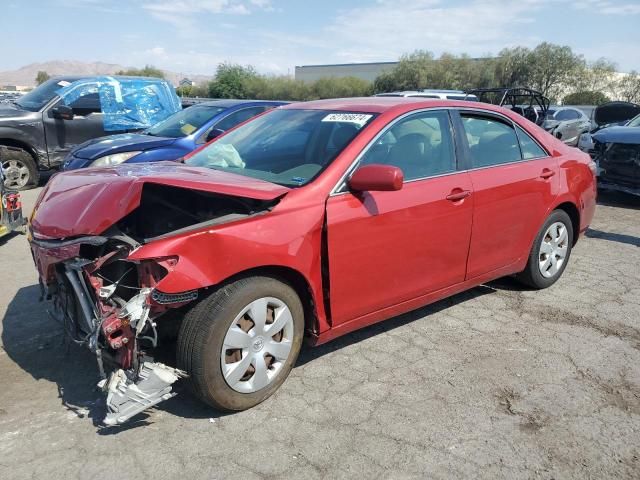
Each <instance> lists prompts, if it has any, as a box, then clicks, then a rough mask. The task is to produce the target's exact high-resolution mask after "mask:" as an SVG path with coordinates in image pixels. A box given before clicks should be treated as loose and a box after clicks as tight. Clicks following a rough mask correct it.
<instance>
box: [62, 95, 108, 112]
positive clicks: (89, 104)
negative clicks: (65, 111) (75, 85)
mask: <svg viewBox="0 0 640 480" xmlns="http://www.w3.org/2000/svg"><path fill="white" fill-rule="evenodd" d="M69 106H70V107H71V109H72V110H73V114H74V115H79V116H82V117H85V116H87V115H90V114H92V113H100V112H101V110H100V96H99V95H98V93H88V94H86V95H83V96H82V97H79V98H76V99H75V100H74V101H73V102H71V103H70V104H69Z"/></svg>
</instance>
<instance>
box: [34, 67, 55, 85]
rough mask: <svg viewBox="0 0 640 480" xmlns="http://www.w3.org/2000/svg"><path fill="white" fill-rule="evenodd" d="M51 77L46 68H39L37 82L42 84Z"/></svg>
mask: <svg viewBox="0 0 640 480" xmlns="http://www.w3.org/2000/svg"><path fill="white" fill-rule="evenodd" d="M50 78H51V77H50V76H49V74H48V73H47V72H45V71H44V70H38V74H37V75H36V83H37V84H38V85H42V84H43V83H44V82H46V81H47V80H49V79H50Z"/></svg>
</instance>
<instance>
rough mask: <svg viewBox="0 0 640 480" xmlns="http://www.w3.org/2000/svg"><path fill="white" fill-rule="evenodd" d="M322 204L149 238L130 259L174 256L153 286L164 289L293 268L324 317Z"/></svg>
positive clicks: (179, 289) (170, 290) (173, 290)
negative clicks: (261, 270)
mask: <svg viewBox="0 0 640 480" xmlns="http://www.w3.org/2000/svg"><path fill="white" fill-rule="evenodd" d="M323 222H324V204H323V203H319V204H318V205H313V206H308V207H303V208H299V209H296V210H295V211H293V210H288V211H287V209H286V208H284V209H278V207H276V208H275V209H274V210H273V211H272V212H268V213H265V214H258V215H255V216H253V217H250V218H247V219H244V220H240V221H236V222H233V223H229V224H225V225H220V226H216V227H213V228H209V229H203V230H198V231H194V232H188V233H185V234H181V235H177V236H175V237H169V238H163V239H160V240H156V241H152V242H150V243H148V244H145V245H142V246H141V247H139V248H137V249H136V250H134V251H133V252H132V253H131V254H130V255H129V259H130V260H136V261H140V260H145V259H153V258H162V257H172V256H173V257H178V262H177V264H176V265H175V266H174V267H173V269H172V270H171V271H170V272H169V273H168V274H167V275H166V276H165V277H164V278H163V279H162V280H160V282H158V284H157V285H156V288H157V289H158V290H160V291H162V292H165V293H180V292H185V291H189V290H196V289H202V288H207V287H212V286H215V285H217V284H220V283H222V282H224V281H225V280H226V279H228V278H230V277H233V276H236V275H238V274H241V273H243V272H245V271H248V270H252V269H256V268H261V267H274V266H275V267H285V268H288V269H291V270H295V271H296V272H298V273H299V274H301V275H302V276H303V277H304V278H305V279H306V281H307V283H308V285H309V287H310V290H311V294H312V296H313V301H314V304H315V305H316V307H317V309H318V315H319V316H322V317H323V318H324V311H323V308H322V306H323V301H322V300H323V293H322V274H321V242H322V228H323Z"/></svg>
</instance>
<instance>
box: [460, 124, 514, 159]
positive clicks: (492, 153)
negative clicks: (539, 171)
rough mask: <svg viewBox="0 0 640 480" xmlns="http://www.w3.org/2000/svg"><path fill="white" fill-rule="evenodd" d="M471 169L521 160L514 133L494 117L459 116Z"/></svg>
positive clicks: (509, 127)
mask: <svg viewBox="0 0 640 480" xmlns="http://www.w3.org/2000/svg"><path fill="white" fill-rule="evenodd" d="M461 117H462V124H463V125H464V130H465V134H466V137H467V141H468V143H469V152H470V154H471V165H472V167H473V168H479V167H489V166H492V165H501V164H504V163H510V162H517V161H519V160H522V156H521V154H520V145H519V144H518V137H517V136H516V132H515V130H514V129H513V127H512V126H511V125H510V124H507V123H506V122H503V121H501V120H499V119H497V118H494V117H485V116H483V115H476V114H465V113H463V114H461Z"/></svg>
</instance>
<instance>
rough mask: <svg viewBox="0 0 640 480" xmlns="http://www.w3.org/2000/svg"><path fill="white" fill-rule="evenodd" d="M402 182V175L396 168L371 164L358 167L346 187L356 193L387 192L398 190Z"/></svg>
mask: <svg viewBox="0 0 640 480" xmlns="http://www.w3.org/2000/svg"><path fill="white" fill-rule="evenodd" d="M403 182H404V174H403V173H402V170H400V169H399V168H398V167H393V166H391V165H380V164H372V165H365V166H363V167H359V168H358V169H357V170H356V171H355V172H354V173H353V175H351V178H350V179H349V182H348V185H349V188H350V189H351V190H354V191H356V192H365V191H369V192H376V191H378V192H388V191H394V190H400V189H401V188H402V183H403Z"/></svg>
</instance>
